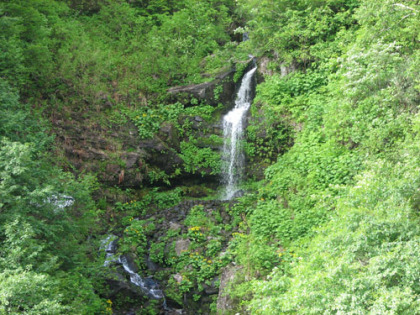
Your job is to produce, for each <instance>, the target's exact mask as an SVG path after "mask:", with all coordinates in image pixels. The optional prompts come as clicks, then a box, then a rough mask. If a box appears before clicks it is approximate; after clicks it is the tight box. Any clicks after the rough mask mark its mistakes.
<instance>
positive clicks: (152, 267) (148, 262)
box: [146, 257, 159, 271]
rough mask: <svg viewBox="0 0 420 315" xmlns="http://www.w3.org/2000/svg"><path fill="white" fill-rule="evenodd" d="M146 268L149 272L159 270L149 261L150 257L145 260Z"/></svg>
mask: <svg viewBox="0 0 420 315" xmlns="http://www.w3.org/2000/svg"><path fill="white" fill-rule="evenodd" d="M146 266H147V269H149V270H150V271H157V270H158V269H159V267H158V266H157V265H156V264H155V263H154V262H153V261H151V260H150V257H147V259H146Z"/></svg>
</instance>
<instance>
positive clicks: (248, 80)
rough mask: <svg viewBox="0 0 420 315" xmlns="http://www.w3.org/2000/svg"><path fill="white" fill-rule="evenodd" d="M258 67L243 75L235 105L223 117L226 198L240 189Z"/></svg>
mask: <svg viewBox="0 0 420 315" xmlns="http://www.w3.org/2000/svg"><path fill="white" fill-rule="evenodd" d="M255 70H257V67H255V68H252V69H251V70H249V71H248V72H247V73H246V74H245V75H244V77H243V79H242V82H241V86H240V88H239V91H238V94H237V97H236V101H235V107H234V108H233V109H232V110H231V111H230V112H228V113H227V114H226V115H225V116H224V117H223V138H224V144H223V153H222V156H223V161H224V163H223V164H224V165H223V183H224V184H225V187H226V188H225V189H226V191H225V199H228V200H229V199H231V198H232V197H233V196H234V195H235V193H236V192H237V190H238V187H237V186H238V183H239V181H240V179H241V177H242V175H243V169H244V164H245V158H244V153H243V151H242V148H241V143H240V142H241V141H240V140H242V139H243V133H244V123H245V117H246V114H247V112H248V110H249V108H250V107H251V102H252V78H253V76H254V73H255Z"/></svg>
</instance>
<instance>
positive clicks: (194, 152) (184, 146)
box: [181, 141, 221, 175]
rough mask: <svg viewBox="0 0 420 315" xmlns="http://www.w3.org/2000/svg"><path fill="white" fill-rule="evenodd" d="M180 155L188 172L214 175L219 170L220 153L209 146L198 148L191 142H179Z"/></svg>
mask: <svg viewBox="0 0 420 315" xmlns="http://www.w3.org/2000/svg"><path fill="white" fill-rule="evenodd" d="M181 157H182V159H183V160H184V163H185V164H184V168H185V171H186V172H188V173H192V174H195V173H196V172H200V173H201V175H205V174H210V175H216V174H219V173H220V170H221V159H220V153H219V152H215V151H213V150H212V149H211V148H199V147H197V146H196V145H195V144H194V143H192V142H185V141H182V142H181Z"/></svg>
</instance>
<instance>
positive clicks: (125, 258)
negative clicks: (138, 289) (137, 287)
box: [120, 254, 139, 273]
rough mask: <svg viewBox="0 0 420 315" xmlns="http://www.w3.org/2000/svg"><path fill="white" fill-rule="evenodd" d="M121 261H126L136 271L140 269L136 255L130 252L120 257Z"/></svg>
mask: <svg viewBox="0 0 420 315" xmlns="http://www.w3.org/2000/svg"><path fill="white" fill-rule="evenodd" d="M120 261H121V262H122V261H124V264H125V265H126V266H127V267H128V268H129V270H131V271H132V272H134V273H137V272H138V271H139V268H138V267H137V264H136V263H135V262H134V257H133V256H132V255H130V254H124V255H122V256H121V257H120Z"/></svg>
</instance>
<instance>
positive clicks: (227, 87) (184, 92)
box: [168, 69, 236, 106]
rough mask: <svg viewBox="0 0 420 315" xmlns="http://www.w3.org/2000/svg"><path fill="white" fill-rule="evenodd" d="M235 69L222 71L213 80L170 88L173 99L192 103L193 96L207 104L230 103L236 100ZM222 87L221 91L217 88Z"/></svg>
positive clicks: (169, 91)
mask: <svg viewBox="0 0 420 315" xmlns="http://www.w3.org/2000/svg"><path fill="white" fill-rule="evenodd" d="M234 73H235V70H234V69H230V70H228V71H226V72H223V73H220V74H219V75H217V76H216V77H215V78H214V79H213V80H212V81H210V82H204V83H200V84H191V85H187V86H174V87H171V88H169V89H168V94H169V95H170V96H171V98H172V100H173V101H180V102H182V103H184V104H190V105H193V104H191V103H190V101H191V98H196V99H199V100H203V101H205V103H206V104H209V105H212V106H217V105H218V104H219V103H222V104H229V103H232V102H233V101H234V96H235V88H236V85H235V83H234V81H233V75H234ZM219 86H220V87H221V90H220V92H217V91H216V88H218V87H219Z"/></svg>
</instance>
